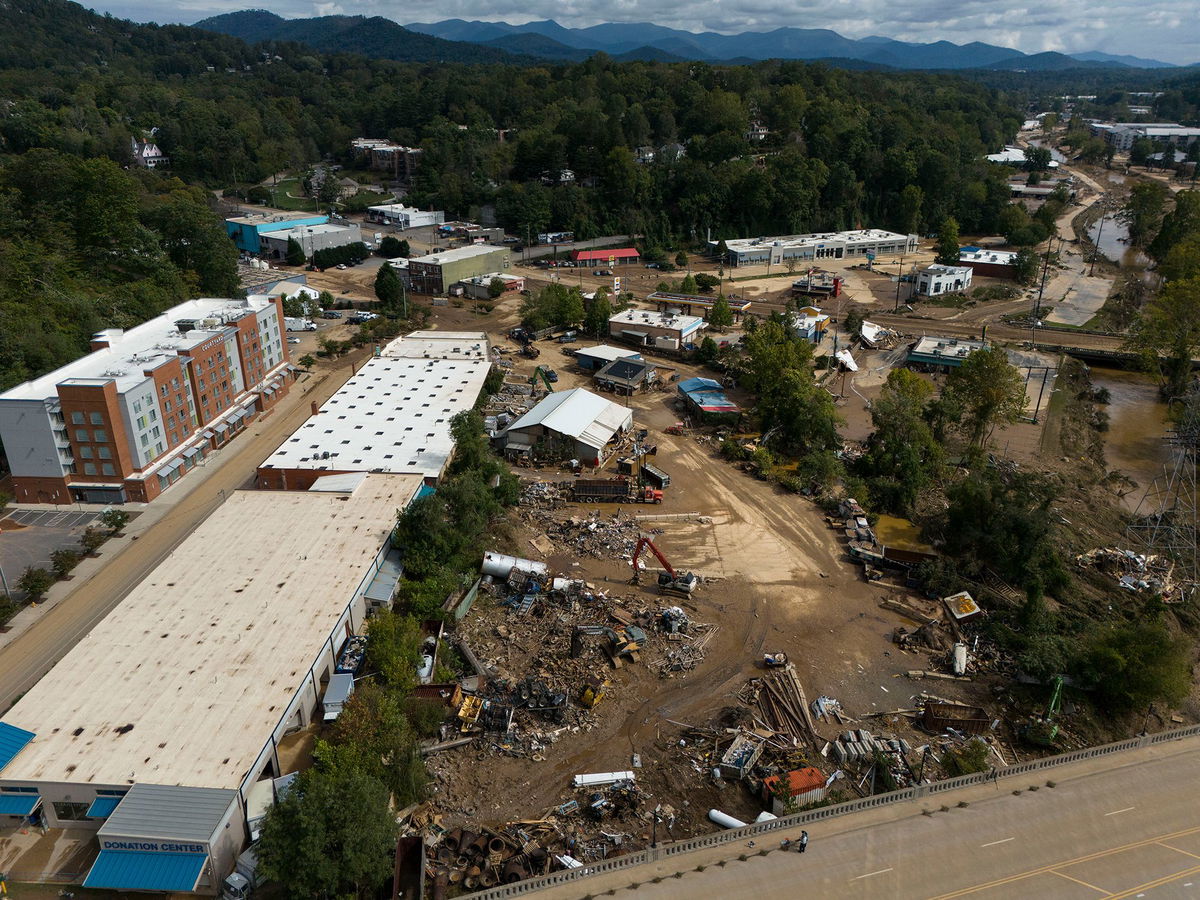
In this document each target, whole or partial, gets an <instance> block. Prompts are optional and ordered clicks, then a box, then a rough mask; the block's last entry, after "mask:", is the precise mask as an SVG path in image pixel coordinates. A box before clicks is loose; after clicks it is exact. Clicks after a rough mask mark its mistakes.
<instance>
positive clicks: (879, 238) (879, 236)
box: [710, 228, 915, 253]
mask: <svg viewBox="0 0 1200 900" xmlns="http://www.w3.org/2000/svg"><path fill="white" fill-rule="evenodd" d="M909 238H915V235H906V234H898V233H896V232H894V231H884V230H883V229H880V228H860V229H857V230H854V231H827V232H816V233H813V234H790V235H782V236H778V237H758V238H733V239H732V240H727V241H725V246H726V247H728V248H729V249H730V250H732V251H733V252H734V253H745V252H747V251H750V250H757V249H760V248H768V247H783V248H793V247H806V246H816V245H818V244H829V243H841V244H847V245H850V246H853V245H855V244H877V243H880V242H888V243H891V242H895V241H907V240H908V239H909ZM710 243H711V244H713V245H715V244H717V243H718V242H717V241H710Z"/></svg>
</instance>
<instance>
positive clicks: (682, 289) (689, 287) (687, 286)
mask: <svg viewBox="0 0 1200 900" xmlns="http://www.w3.org/2000/svg"><path fill="white" fill-rule="evenodd" d="M697 290H699V289H698V288H697V287H696V279H695V278H693V277H692V276H691V275H690V274H689V275H685V276H683V280H682V281H681V282H679V293H681V294H695V293H696V291H697Z"/></svg>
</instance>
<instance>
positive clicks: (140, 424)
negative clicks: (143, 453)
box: [137, 416, 146, 429]
mask: <svg viewBox="0 0 1200 900" xmlns="http://www.w3.org/2000/svg"><path fill="white" fill-rule="evenodd" d="M137 427H138V428H139V429H144V428H145V427H146V417H145V416H138V417H137Z"/></svg>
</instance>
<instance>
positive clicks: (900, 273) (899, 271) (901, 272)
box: [892, 253, 904, 313]
mask: <svg viewBox="0 0 1200 900" xmlns="http://www.w3.org/2000/svg"><path fill="white" fill-rule="evenodd" d="M903 278H904V254H903V253H901V254H900V268H899V269H897V270H896V308H895V309H893V310H892V312H894V313H899V312H900V282H901V281H902V280H903Z"/></svg>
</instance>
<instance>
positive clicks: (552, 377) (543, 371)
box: [529, 345, 558, 394]
mask: <svg viewBox="0 0 1200 900" xmlns="http://www.w3.org/2000/svg"><path fill="white" fill-rule="evenodd" d="M529 346H532V345H529ZM539 378H541V379H542V383H543V384H544V385H546V390H547V391H549V392H550V393H551V394H553V393H554V382H556V381H558V373H557V372H555V371H554V370H553V369H548V368H546V367H545V366H538V367H537V368H536V369H534V370H533V374H532V375H530V376H529V383H530V384H532V385H536V384H537V381H538V379H539Z"/></svg>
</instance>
